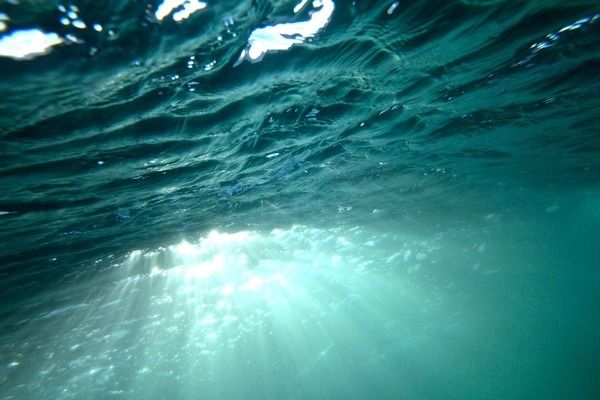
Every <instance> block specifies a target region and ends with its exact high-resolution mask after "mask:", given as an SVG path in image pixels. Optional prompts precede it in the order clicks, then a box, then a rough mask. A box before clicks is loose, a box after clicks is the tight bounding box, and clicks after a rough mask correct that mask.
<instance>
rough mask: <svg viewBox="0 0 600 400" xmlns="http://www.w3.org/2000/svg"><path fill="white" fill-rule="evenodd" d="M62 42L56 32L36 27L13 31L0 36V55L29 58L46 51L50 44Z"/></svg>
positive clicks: (48, 49) (49, 48) (54, 44)
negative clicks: (48, 31) (44, 30)
mask: <svg viewBox="0 0 600 400" xmlns="http://www.w3.org/2000/svg"><path fill="white" fill-rule="evenodd" d="M63 42H64V41H63V39H62V38H61V37H60V36H58V35H57V34H56V33H45V32H42V31H40V30H38V29H26V30H19V31H14V32H12V33H11V34H9V35H6V36H3V37H2V38H0V56H1V57H10V58H14V59H16V60H29V59H32V58H34V57H36V56H39V55H43V54H46V53H48V52H49V51H50V50H51V48H52V46H56V45H58V44H61V43H63Z"/></svg>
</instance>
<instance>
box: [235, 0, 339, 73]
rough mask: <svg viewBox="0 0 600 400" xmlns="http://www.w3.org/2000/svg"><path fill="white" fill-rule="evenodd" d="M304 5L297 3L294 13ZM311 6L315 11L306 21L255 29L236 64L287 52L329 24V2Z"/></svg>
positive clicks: (331, 5) (318, 2)
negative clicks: (276, 52) (272, 52)
mask: <svg viewBox="0 0 600 400" xmlns="http://www.w3.org/2000/svg"><path fill="white" fill-rule="evenodd" d="M305 3H306V1H301V2H299V3H298V4H297V5H296V6H295V7H294V13H298V12H299V11H300V10H301V9H302V8H303V7H304V5H305ZM312 5H313V7H314V8H315V9H314V10H313V11H311V14H310V18H309V19H308V21H301V22H290V23H284V24H277V25H271V26H265V27H264V28H257V29H255V30H254V31H253V32H252V33H251V34H250V37H249V38H248V46H247V48H246V49H244V50H242V53H241V54H240V57H239V59H238V61H237V64H239V63H241V62H242V61H243V60H249V61H251V62H257V61H260V60H262V58H263V57H264V55H265V54H267V53H268V52H271V51H283V50H288V49H289V48H290V47H292V46H293V45H295V44H299V43H303V42H304V41H306V40H307V39H309V38H312V37H314V36H315V35H316V34H317V33H318V32H319V31H321V30H322V29H323V28H325V27H326V26H327V24H329V21H330V20H331V16H332V15H333V10H334V9H335V5H334V3H333V1H331V0H323V1H320V0H319V1H316V0H315V1H313V3H312Z"/></svg>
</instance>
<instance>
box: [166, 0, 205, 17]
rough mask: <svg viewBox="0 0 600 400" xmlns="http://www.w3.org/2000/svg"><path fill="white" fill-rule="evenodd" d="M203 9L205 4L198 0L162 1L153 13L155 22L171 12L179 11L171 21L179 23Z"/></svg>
mask: <svg viewBox="0 0 600 400" xmlns="http://www.w3.org/2000/svg"><path fill="white" fill-rule="evenodd" d="M203 8H206V3H205V2H203V1H199V0H164V1H163V2H162V3H161V4H160V5H159V6H158V8H157V9H156V11H155V12H154V16H155V17H156V19H157V20H159V21H162V20H163V19H165V17H167V16H169V15H170V14H171V13H173V11H175V10H177V9H179V11H177V12H175V13H174V14H173V20H174V21H177V22H179V21H183V20H184V19H187V18H189V16H190V15H192V14H193V13H195V12H196V11H199V10H202V9H203Z"/></svg>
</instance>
